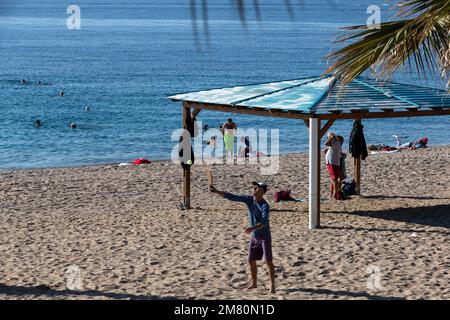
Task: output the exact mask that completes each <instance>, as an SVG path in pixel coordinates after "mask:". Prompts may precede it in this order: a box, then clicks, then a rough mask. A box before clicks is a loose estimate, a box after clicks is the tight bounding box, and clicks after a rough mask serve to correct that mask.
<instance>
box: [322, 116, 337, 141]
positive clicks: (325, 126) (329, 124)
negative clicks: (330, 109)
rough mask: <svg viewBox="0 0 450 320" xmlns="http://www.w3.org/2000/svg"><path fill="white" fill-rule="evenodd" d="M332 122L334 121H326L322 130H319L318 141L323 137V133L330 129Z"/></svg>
mask: <svg viewBox="0 0 450 320" xmlns="http://www.w3.org/2000/svg"><path fill="white" fill-rule="evenodd" d="M334 121H335V120H328V121H327V123H325V125H324V126H323V128H322V129H320V133H319V139H321V138H322V137H323V136H324V135H325V133H327V130H328V129H330V128H331V126H332V125H333V123H334Z"/></svg>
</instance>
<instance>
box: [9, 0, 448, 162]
mask: <svg viewBox="0 0 450 320" xmlns="http://www.w3.org/2000/svg"><path fill="white" fill-rule="evenodd" d="M247 2H248V3H253V2H252V1H247ZM196 3H197V4H199V3H201V1H196ZM260 3H261V8H260V9H261V15H262V21H261V22H258V21H256V19H255V16H256V14H255V10H254V8H253V7H252V6H250V5H249V6H248V7H247V11H246V17H247V23H246V24H245V25H243V24H242V23H241V22H240V19H239V15H238V12H237V10H236V8H235V6H234V5H233V1H222V0H215V1H212V0H210V1H208V4H209V7H208V21H209V23H208V25H207V26H206V25H205V24H204V23H203V22H202V21H198V23H197V24H195V25H194V24H193V22H192V19H191V11H190V7H189V4H190V1H188V0H170V1H162V0H161V1H159V0H158V1H157V0H150V1H144V0H140V1H139V0H129V1H122V0H109V1H105V0H102V1H100V0H89V1H88V0H76V1H61V0H43V1H39V2H36V1H31V0H26V1H25V0H24V1H20V0H19V1H2V2H0V57H1V59H2V63H1V64H0V94H1V96H0V98H1V99H0V110H1V118H0V169H7V168H33V167H57V166H72V165H85V164H95V163H110V162H124V161H130V160H131V159H133V158H136V157H146V158H149V159H168V158H170V153H171V150H172V148H173V146H174V142H172V141H171V133H172V131H173V130H175V129H177V128H179V127H180V126H181V107H180V105H179V104H175V103H172V102H170V101H169V100H167V99H166V96H168V95H171V94H175V93H180V92H188V91H194V90H202V89H207V88H217V87H224V86H234V85H237V84H252V83H258V82H268V81H277V80H284V79H295V78H299V77H305V76H311V75H320V74H321V73H322V72H323V71H324V70H325V69H326V67H327V62H326V59H325V56H326V55H327V54H328V53H329V52H330V51H331V50H332V49H333V48H336V44H333V43H332V42H333V40H334V39H336V37H337V36H338V35H339V34H340V33H339V32H338V31H339V28H341V27H343V26H347V25H354V24H364V23H365V22H366V19H367V17H368V14H367V13H366V10H367V7H368V6H369V5H370V4H379V5H381V8H382V19H384V20H387V19H391V17H392V16H393V12H392V11H389V7H388V6H387V5H383V4H384V3H383V2H381V1H374V0H358V1H357V0H352V1H333V0H328V1H325V0H324V1H316V0H311V1H308V0H304V1H292V5H293V15H289V13H288V11H287V10H286V7H285V6H284V1H282V0H264V1H260ZM71 4H77V5H79V6H80V8H81V19H82V20H81V30H68V29H67V27H66V19H67V17H68V16H69V15H68V14H67V13H66V9H67V7H68V6H69V5H71ZM195 12H196V15H197V17H198V18H199V19H201V16H202V12H201V10H200V9H199V8H197V10H196V11H195ZM193 26H195V28H194V27H193ZM205 30H206V31H208V32H205ZM21 79H27V80H28V81H29V84H27V85H23V84H21V83H20V80H21ZM39 80H40V81H42V82H43V84H42V85H37V84H36V83H37V82H38V81H39ZM397 80H400V81H406V82H409V83H417V84H422V85H424V84H425V85H431V86H439V85H441V84H439V83H434V82H431V83H424V82H421V81H419V80H418V79H417V77H416V76H415V75H414V74H412V75H411V74H408V73H406V72H400V73H399V74H398V75H397ZM60 91H64V92H65V95H64V97H60V96H58V92H60ZM86 106H89V107H90V112H86V111H84V108H85V107H86ZM229 116H230V115H228V114H223V113H217V112H208V111H202V113H201V114H200V120H202V121H203V123H207V124H208V125H209V126H210V127H217V126H219V125H220V124H222V123H223V121H224V120H225V119H226V118H228V117H229ZM231 116H232V117H233V119H234V120H235V122H237V123H238V125H239V126H240V127H242V128H250V127H252V128H267V129H271V128H278V129H280V138H281V141H280V142H281V152H283V153H285V152H294V151H305V150H307V143H308V135H307V130H306V127H305V126H304V124H303V122H301V121H298V120H289V119H275V118H274V119H272V118H262V117H254V116H253V117H251V116H243V115H231ZM36 119H40V120H41V121H42V123H43V126H42V127H41V128H35V127H34V121H35V120H36ZM449 120H450V117H448V116H446V117H426V118H409V119H383V120H367V121H365V132H366V138H367V141H368V143H389V144H393V143H394V140H393V139H392V135H393V134H400V135H403V136H405V137H407V138H406V139H407V140H408V139H411V140H412V139H415V138H417V137H418V136H420V135H427V136H428V137H429V139H430V143H431V144H447V143H449V141H450V131H449V130H448V128H449ZM71 122H75V123H77V129H75V130H72V129H70V128H69V124H70V123H71ZM350 129H351V122H350V121H338V122H336V123H335V125H334V126H333V130H334V131H337V132H339V133H341V134H342V135H343V136H345V137H348V135H349V132H350Z"/></svg>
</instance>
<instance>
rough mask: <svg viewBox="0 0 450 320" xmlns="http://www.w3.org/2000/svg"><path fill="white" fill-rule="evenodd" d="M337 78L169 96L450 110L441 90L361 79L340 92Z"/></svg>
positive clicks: (284, 105)
mask: <svg viewBox="0 0 450 320" xmlns="http://www.w3.org/2000/svg"><path fill="white" fill-rule="evenodd" d="M339 89H340V85H339V81H335V79H334V78H333V77H309V78H302V79H297V80H288V81H280V82H272V83H263V84H256V85H246V86H238V87H231V88H222V89H213V90H206V91H197V92H191V93H185V94H179V95H175V96H170V97H168V98H169V99H172V100H173V101H185V102H190V103H197V104H208V105H222V106H223V105H226V106H231V107H233V106H234V107H236V108H252V109H255V108H257V109H265V110H273V109H276V110H280V111H281V110H283V111H289V112H295V113H305V114H327V113H338V114H340V113H350V112H355V111H369V112H370V111H381V110H382V111H405V110H409V111H411V110H436V109H444V108H450V95H449V94H448V92H447V91H445V90H441V89H434V88H427V87H419V86H414V85H408V84H402V83H397V82H391V81H385V82H378V81H375V80H372V79H370V78H363V77H360V78H357V79H355V80H353V81H352V82H350V83H349V84H348V85H347V87H346V88H345V89H344V90H343V91H341V92H339Z"/></svg>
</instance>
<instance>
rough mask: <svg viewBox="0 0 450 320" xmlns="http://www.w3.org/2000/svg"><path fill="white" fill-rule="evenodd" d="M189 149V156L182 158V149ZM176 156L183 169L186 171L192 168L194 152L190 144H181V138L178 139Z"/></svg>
mask: <svg viewBox="0 0 450 320" xmlns="http://www.w3.org/2000/svg"><path fill="white" fill-rule="evenodd" d="M189 147H190V149H191V156H190V157H186V158H184V152H183V151H184V149H188V148H189ZM178 148H179V150H178V156H179V159H180V164H181V166H182V167H183V169H187V168H189V167H190V166H192V165H193V164H194V162H195V158H194V150H193V149H192V146H191V144H190V142H188V143H183V137H180V143H179V145H178Z"/></svg>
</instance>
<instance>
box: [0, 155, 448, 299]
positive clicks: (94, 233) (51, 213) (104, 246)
mask: <svg viewBox="0 0 450 320" xmlns="http://www.w3.org/2000/svg"><path fill="white" fill-rule="evenodd" d="M307 159H308V158H307V154H290V155H285V156H282V158H281V160H280V170H279V173H278V174H277V175H273V176H261V175H260V170H259V167H258V166H256V165H253V166H245V165H228V166H225V165H216V166H214V168H213V174H214V176H215V178H216V181H217V183H216V187H217V188H218V189H220V190H225V191H232V192H234V193H248V192H249V191H250V183H249V182H251V181H253V180H264V181H266V182H267V183H268V185H269V191H268V193H267V196H266V198H267V199H268V200H269V203H270V204H271V209H272V210H271V217H270V219H271V228H272V238H273V253H274V264H275V266H276V273H277V279H276V281H277V292H276V293H275V294H273V295H267V294H266V292H267V283H268V275H267V269H266V268H265V266H264V265H263V264H262V263H259V266H260V267H262V268H259V283H258V285H259V287H258V288H257V289H256V290H253V291H246V290H241V288H242V287H243V286H245V284H246V283H247V281H248V277H249V272H248V269H247V262H246V254H247V242H248V236H247V235H245V234H244V232H243V230H244V227H245V226H246V224H247V213H246V209H245V208H244V205H242V204H239V203H232V202H229V201H227V200H224V199H222V198H219V197H217V196H214V195H212V194H210V193H209V192H208V190H207V178H206V176H205V172H204V168H203V166H201V165H194V167H193V170H192V205H193V207H194V208H195V209H193V210H189V211H181V210H179V209H178V208H177V205H178V204H179V203H180V201H181V189H180V188H181V172H182V171H181V168H180V166H178V165H175V164H172V163H171V162H168V161H159V162H154V163H152V164H150V165H146V166H140V167H137V166H128V167H120V166H118V165H105V166H91V167H78V168H58V169H37V170H16V171H1V172H0V201H1V204H2V205H1V207H0V261H1V262H0V278H1V280H0V298H1V299H55V298H57V299H87V298H89V299H187V298H189V299H450V274H449V273H450V256H449V252H450V165H449V164H450V146H439V147H431V148H427V149H422V150H416V151H402V152H399V153H393V154H381V155H370V156H369V158H368V159H367V160H366V161H363V164H362V174H363V179H362V196H353V197H351V199H349V200H345V201H324V202H323V203H322V216H321V222H322V227H321V228H320V229H316V230H313V231H309V230H308V228H307V226H308V212H307V203H306V202H304V203H301V202H299V203H285V204H282V205H278V204H273V196H274V193H275V191H278V190H281V189H291V190H293V192H294V193H295V195H296V196H298V197H303V198H306V197H307V190H308V160H307ZM347 161H348V162H347V170H348V172H349V173H350V174H351V173H352V166H351V165H350V159H348V160H347ZM327 178H328V177H327V172H326V169H325V166H324V165H323V166H322V178H321V182H322V196H323V197H326V196H327V195H328V192H327V190H328V180H327ZM74 270H75V271H74ZM71 272H72V273H73V272H75V273H77V272H78V274H79V277H78V278H77V279H78V280H77V281H78V283H77V284H76V285H75V287H76V288H75V289H76V290H68V289H67V287H68V285H67V281H68V278H69V277H71ZM374 284H375V285H374ZM69 287H70V286H69Z"/></svg>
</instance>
